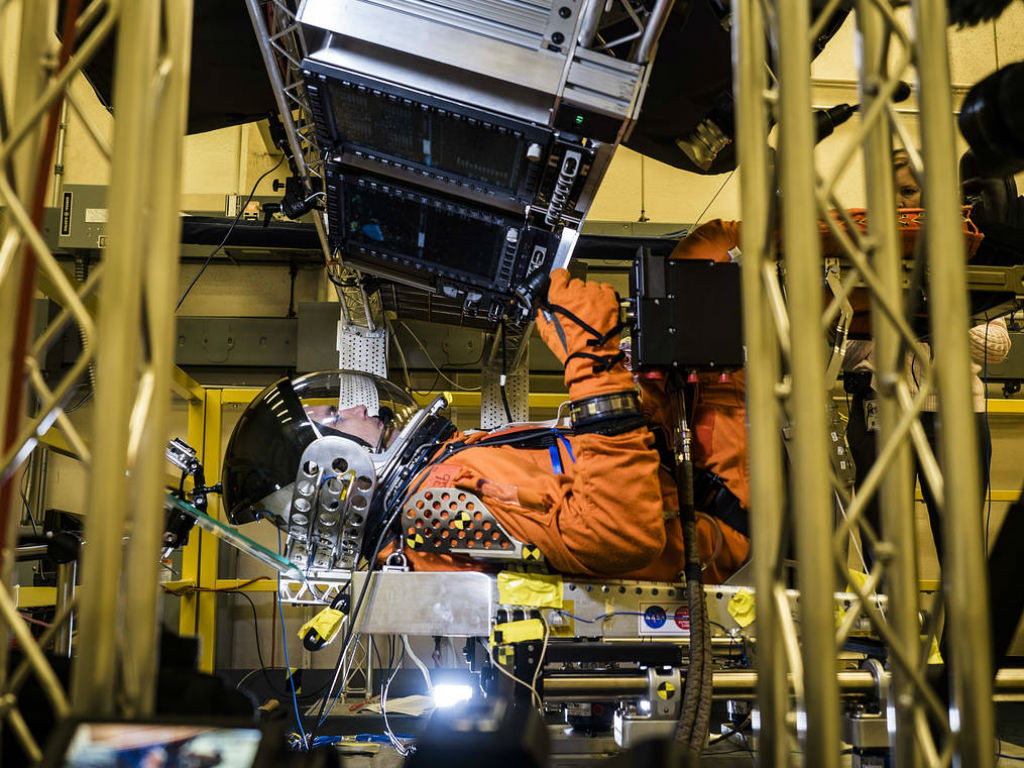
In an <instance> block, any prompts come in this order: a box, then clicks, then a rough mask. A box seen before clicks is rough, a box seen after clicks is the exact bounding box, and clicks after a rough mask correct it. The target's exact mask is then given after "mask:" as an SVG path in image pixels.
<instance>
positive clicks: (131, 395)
mask: <svg viewBox="0 0 1024 768" xmlns="http://www.w3.org/2000/svg"><path fill="white" fill-rule="evenodd" d="M159 11H160V4H159V1H158V0H135V1H134V2H129V3H125V5H124V6H123V8H122V11H121V18H120V21H119V24H118V35H117V54H116V55H117V59H116V61H117V70H116V71H117V77H116V82H115V84H114V103H115V104H116V105H117V118H116V120H115V122H114V158H113V162H112V165H111V180H110V192H109V199H108V207H109V210H110V223H109V230H108V231H109V236H110V247H109V248H108V249H107V252H106V254H105V268H106V272H105V275H104V279H103V283H102V285H101V286H100V289H99V301H100V308H99V320H98V327H97V331H98V336H99V339H100V343H99V344H98V345H97V352H96V383H97V385H96V392H95V397H94V401H95V411H94V418H93V465H92V473H91V477H90V488H89V506H88V509H89V513H88V515H87V516H86V524H85V540H86V542H87V544H86V546H85V547H84V550H83V552H82V589H81V591H80V595H81V597H80V600H81V607H80V610H79V647H80V653H81V654H83V655H86V656H87V657H88V658H89V660H90V663H89V664H76V665H75V668H74V672H73V675H72V688H71V690H72V700H73V702H74V707H75V710H76V711H77V712H79V713H82V714H86V713H88V714H89V715H92V716H96V715H107V716H110V715H114V714H115V713H116V712H117V709H118V704H119V702H118V701H117V699H116V697H115V696H112V695H111V683H112V682H114V681H117V680H118V679H119V677H120V675H119V670H118V657H119V652H120V650H121V648H122V647H123V645H122V642H123V639H124V638H123V637H122V636H121V622H120V620H119V615H120V614H119V607H120V602H121V601H120V598H121V586H120V585H121V583H122V582H121V569H122V563H123V543H122V540H123V538H124V534H125V522H126V519H127V510H128V505H129V502H130V500H131V493H130V491H131V488H132V485H133V483H134V478H132V477H130V476H129V473H134V471H135V467H134V461H132V458H134V457H131V456H130V455H129V453H130V442H131V431H132V430H133V428H136V429H137V428H139V427H141V426H142V424H141V423H135V424H133V423H132V422H133V419H132V414H133V410H134V409H135V405H136V387H137V383H138V373H137V371H138V368H139V365H140V360H139V347H140V340H141V334H140V332H139V331H140V323H139V320H140V309H141V300H140V294H141V290H140V289H141V285H142V264H143V260H142V259H140V258H139V254H140V253H143V252H145V250H146V245H147V243H146V238H145V236H144V233H145V224H146V221H147V218H146V216H147V213H148V212H147V210H146V208H145V199H146V198H145V196H146V193H147V192H148V191H149V189H148V188H147V184H146V178H147V176H148V170H149V169H148V167H147V165H146V163H145V162H144V158H148V157H151V156H152V153H155V152H156V151H158V150H157V148H156V147H155V146H153V144H152V142H151V136H152V130H153V127H154V126H153V123H152V120H153V112H152V104H153V97H152V92H151V91H152V87H153V82H152V73H153V72H155V69H156V66H155V64H156V51H157V40H158V32H159V24H160V15H159ZM134 449H135V450H137V449H138V444H137V443H136V445H135V446H134ZM126 470H127V471H126ZM154 567H155V566H154ZM147 630H148V628H147ZM115 690H118V691H119V692H124V691H123V690H122V689H120V686H118V687H117V688H115ZM129 695H130V694H129Z"/></svg>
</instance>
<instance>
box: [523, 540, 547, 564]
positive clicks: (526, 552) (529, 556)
mask: <svg viewBox="0 0 1024 768" xmlns="http://www.w3.org/2000/svg"><path fill="white" fill-rule="evenodd" d="M541 557H542V555H541V552H540V547H535V546H533V545H532V544H523V560H540V559H541Z"/></svg>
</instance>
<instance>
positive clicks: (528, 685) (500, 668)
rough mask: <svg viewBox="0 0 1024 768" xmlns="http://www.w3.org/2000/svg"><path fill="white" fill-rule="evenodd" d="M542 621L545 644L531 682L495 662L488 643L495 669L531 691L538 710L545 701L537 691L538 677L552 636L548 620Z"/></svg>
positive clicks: (489, 653) (541, 708) (488, 651)
mask: <svg viewBox="0 0 1024 768" xmlns="http://www.w3.org/2000/svg"><path fill="white" fill-rule="evenodd" d="M541 623H542V624H544V644H543V645H542V646H541V649H540V658H539V659H537V666H536V668H534V670H533V680H532V681H531V682H529V683H528V682H526V681H525V680H521V679H519V678H518V677H516V676H515V675H513V674H512V673H511V672H509V671H508V670H507V669H505V667H503V666H502V665H501V664H497V663H495V661H494V654H493V652H492V651H491V646H490V643H488V644H487V646H486V648H487V657H488V658H489V659H490V661H491V666H492V667H494V668H495V669H497V670H498V671H499V672H501V674H503V675H505V677H507V678H509V679H510V680H512V681H513V682H515V683H518V684H519V685H521V686H523V687H524V688H525V689H526V690H528V691H529V692H530V694H531V700H532V701H533V703H534V706H536V707H537V709H538V710H543V707H544V701H543V699H541V697H540V694H539V693H537V679H538V678H539V677H540V670H541V667H543V666H544V656H545V655H546V654H547V652H548V639H549V638H550V637H551V628H550V627H549V626H548V623H547V621H545V620H544V619H543V618H542V619H541Z"/></svg>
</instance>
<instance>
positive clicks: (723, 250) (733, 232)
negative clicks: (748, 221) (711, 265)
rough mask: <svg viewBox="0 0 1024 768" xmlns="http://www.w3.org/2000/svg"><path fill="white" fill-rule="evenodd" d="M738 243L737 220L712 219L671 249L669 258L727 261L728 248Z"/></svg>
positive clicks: (738, 228) (738, 227)
mask: <svg viewBox="0 0 1024 768" xmlns="http://www.w3.org/2000/svg"><path fill="white" fill-rule="evenodd" d="M739 244H740V224H739V222H738V221H723V220H722V219H713V220H712V221H708V222H705V223H704V224H701V225H700V226H699V227H697V228H696V229H695V230H693V232H691V233H690V234H688V235H687V236H686V237H684V238H683V239H682V240H680V241H679V242H678V243H676V247H675V248H673V249H672V253H671V254H670V255H669V258H671V259H710V260H712V261H729V249H730V248H735V247H737V246H738V245H739Z"/></svg>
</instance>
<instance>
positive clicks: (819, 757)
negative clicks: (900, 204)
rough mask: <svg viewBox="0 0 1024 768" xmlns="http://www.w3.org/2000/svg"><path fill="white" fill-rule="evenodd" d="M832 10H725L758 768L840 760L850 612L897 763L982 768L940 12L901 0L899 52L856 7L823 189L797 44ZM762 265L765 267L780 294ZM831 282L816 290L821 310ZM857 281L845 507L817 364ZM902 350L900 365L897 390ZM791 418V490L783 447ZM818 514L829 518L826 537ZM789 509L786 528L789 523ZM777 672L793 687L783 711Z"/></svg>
mask: <svg viewBox="0 0 1024 768" xmlns="http://www.w3.org/2000/svg"><path fill="white" fill-rule="evenodd" d="M838 5H839V3H838V2H836V1H830V2H829V3H827V5H826V7H824V8H823V9H822V10H821V12H820V13H819V14H818V15H817V16H816V17H815V18H812V17H811V15H810V12H809V8H808V4H807V3H804V2H800V1H799V0H776V1H775V2H771V0H742V1H741V2H739V3H738V4H737V5H736V6H735V7H734V10H735V11H736V16H737V23H736V25H735V27H734V38H733V40H734V47H735V50H736V51H737V62H738V66H737V68H736V93H737V126H738V130H739V135H738V136H737V143H738V149H739V152H740V162H741V165H742V167H743V174H744V177H743V185H742V187H741V212H742V215H743V229H742V247H743V252H744V265H743V281H744V313H745V325H746V332H747V344H748V379H747V383H748V408H749V418H750V444H751V457H752V459H751V486H752V497H753V498H754V499H756V500H757V501H756V506H755V516H754V520H753V551H754V555H753V557H754V563H755V568H756V577H757V586H758V593H757V612H758V662H757V665H758V668H759V682H758V700H759V706H760V708H761V737H762V740H761V759H760V763H761V764H762V765H768V766H782V765H788V764H790V761H791V760H792V759H793V758H792V755H793V748H794V747H796V746H797V745H798V744H799V745H800V746H801V747H802V749H803V751H804V752H805V753H806V762H807V764H813V765H817V766H824V767H826V768H827V767H828V766H837V765H838V764H839V744H840V739H839V722H840V712H839V697H838V687H837V684H836V651H837V649H838V648H839V647H841V645H842V644H843V642H844V641H845V640H846V639H847V638H848V637H849V633H850V631H851V629H852V628H853V627H854V626H855V624H856V623H857V622H858V620H861V619H863V618H864V617H866V618H867V619H868V621H869V622H870V624H871V626H872V628H873V630H874V632H876V633H877V635H878V636H879V637H880V638H881V639H882V640H883V641H884V643H885V646H886V650H887V658H888V664H889V666H890V668H891V671H892V683H891V685H890V689H889V691H888V692H887V701H888V705H889V706H890V707H891V708H892V711H893V713H894V718H895V727H894V728H892V727H891V728H890V731H889V732H890V740H891V746H892V748H893V758H894V764H895V765H898V766H918V765H928V766H945V765H949V764H951V763H958V764H961V765H972V766H975V765H976V766H986V765H991V764H992V761H993V755H992V749H991V744H992V735H993V714H992V711H993V710H992V698H991V696H992V669H991V658H990V654H989V639H988V616H987V611H988V607H987V605H986V601H985V600H984V599H983V598H982V597H981V596H983V595H985V594H986V591H985V574H984V557H985V550H984V545H983V542H982V527H981V516H980V509H979V505H978V499H979V492H978V488H979V478H978V474H977V468H976V467H975V464H974V462H972V461H964V460H963V459H962V457H963V456H973V455H974V454H975V449H974V445H975V440H976V436H975V434H974V427H973V421H972V418H973V413H972V407H971V384H970V379H969V375H970V374H969V371H970V366H969V353H968V340H967V334H966V332H965V329H966V328H967V327H968V316H967V300H966V291H965V288H964V286H965V279H964V273H965V258H964V247H963V243H964V237H963V233H962V226H961V214H960V209H959V205H958V190H957V180H956V166H955V158H954V142H953V118H952V104H951V100H950V89H949V65H948V60H947V51H946V37H945V34H946V11H945V6H944V4H943V3H929V2H916V3H914V4H913V5H912V16H913V26H914V28H915V29H916V35H915V36H914V37H911V35H910V34H908V33H907V32H906V31H905V29H904V27H903V26H902V25H901V23H900V21H899V20H898V19H897V17H896V14H895V12H894V8H893V4H891V3H889V2H888V1H887V0H858V2H857V3H856V12H857V14H856V20H857V25H858V33H859V37H858V45H859V46H860V55H859V58H858V66H859V73H858V74H859V80H860V96H861V108H860V124H859V126H858V127H857V130H856V132H855V133H854V134H853V135H852V137H850V138H849V139H848V140H846V143H845V145H844V146H843V147H842V148H841V150H840V151H839V152H838V157H839V162H838V163H837V164H836V165H835V166H834V170H832V171H831V172H829V173H828V174H825V173H819V172H818V171H817V166H816V164H815V162H814V153H813V148H814V144H815V137H814V127H813V124H812V119H811V81H810V51H811V44H812V41H813V40H814V39H815V38H816V37H817V35H818V33H819V31H820V28H821V27H822V25H823V24H824V23H825V20H826V19H828V18H829V16H830V15H831V14H832V13H833V12H834V11H835V9H836V8H837V7H838ZM768 45H770V46H771V48H772V51H771V53H772V55H771V57H769V56H768V55H767V54H768V51H767V50H766V47H767V46H768ZM769 59H770V60H771V61H773V62H774V64H775V66H776V72H775V73H774V74H773V73H771V72H769V71H768V70H767V68H766V66H765V62H766V61H768V60H769ZM912 62H914V63H916V65H917V81H918V83H919V89H918V92H919V104H920V108H921V116H922V140H923V141H922V144H921V146H922V151H921V152H920V153H919V152H918V151H917V149H916V147H915V145H914V142H913V141H912V140H911V137H910V136H909V134H908V132H907V130H906V129H905V127H904V126H903V125H902V124H901V123H900V121H899V119H898V118H897V115H896V112H895V109H894V104H893V101H892V97H893V95H894V93H896V90H897V86H898V84H899V80H900V79H908V73H909V68H910V65H911V63H912ZM776 76H777V77H776ZM769 116H771V119H772V121H773V122H776V123H777V124H778V127H779V130H778V151H777V153H775V154H774V157H773V153H772V151H771V150H770V149H769V147H768V144H767V142H766V140H765V137H766V136H767V134H768V127H769V124H770V123H769ZM894 137H895V139H896V141H897V142H898V144H899V145H902V146H903V147H904V148H906V149H907V150H908V153H909V155H910V157H911V162H912V165H913V167H914V168H915V170H916V171H917V172H918V177H919V178H922V179H923V180H924V181H925V184H924V189H925V194H926V198H927V200H928V215H927V217H926V218H925V219H924V226H923V230H922V236H921V240H922V246H923V247H918V248H917V250H916V254H915V259H916V261H917V266H918V269H917V270H914V269H913V266H912V265H911V267H910V271H911V273H912V274H919V275H928V286H927V290H928V293H929V296H930V300H931V306H932V307H933V308H941V310H938V311H933V312H932V313H931V331H932V338H933V346H934V349H935V355H934V362H932V355H930V354H929V352H928V350H926V349H925V348H924V347H923V346H922V344H921V343H920V341H919V340H918V337H917V335H916V334H915V333H914V330H913V328H912V327H911V323H910V322H909V320H908V317H909V312H908V307H909V306H910V302H909V300H908V298H907V292H906V291H905V287H904V285H903V278H904V269H905V268H907V263H906V262H905V261H904V255H903V253H902V249H901V242H900V232H899V228H898V222H897V217H896V214H895V210H896V197H895V192H894V184H893V169H892V150H893V148H894V141H893V139H894ZM858 159H860V160H861V161H862V162H863V169H864V176H865V183H866V188H867V218H866V220H865V219H861V218H857V219H855V217H854V216H853V215H851V214H850V213H849V212H848V211H847V210H846V207H845V206H844V205H843V203H842V201H841V200H839V198H838V195H837V193H836V189H837V185H838V182H839V180H840V179H841V178H842V176H843V174H845V173H847V172H849V171H850V170H851V169H852V168H853V167H854V164H855V161H857V160H858ZM922 167H927V174H921V173H920V171H921V169H922ZM820 227H824V232H825V234H826V236H827V237H830V239H831V241H832V242H834V243H836V244H837V247H838V250H839V259H838V261H837V262H836V264H838V265H841V266H836V264H830V265H828V267H827V268H826V263H825V261H823V259H822V247H821V241H822V234H823V230H822V229H820ZM777 233H778V235H779V237H778V238H777V237H776V234H777ZM777 250H778V251H781V253H782V257H781V265H782V268H783V273H784V277H783V284H782V288H781V289H780V285H779V277H778V275H779V269H778V267H779V263H780V258H779V257H778V254H777V252H776V251H777ZM925 267H926V268H925ZM837 270H838V271H837ZM826 275H828V276H830V278H831V279H830V280H829V284H830V287H831V290H832V298H831V300H830V301H829V303H828V305H827V306H826V305H825V301H824V299H823V295H824V289H825V285H826V279H825V278H826ZM837 277H839V278H840V279H836V278H837ZM855 287H856V288H857V289H858V290H862V291H866V292H867V294H868V295H869V296H870V302H871V318H872V338H873V343H874V355H875V361H876V373H875V378H876V381H877V382H879V385H878V398H879V418H880V423H881V427H880V433H879V440H878V451H877V457H876V460H875V463H874V464H873V466H872V468H871V470H870V471H869V472H868V474H867V478H866V480H865V481H864V482H863V483H862V484H861V486H860V488H859V489H857V491H856V492H855V493H854V494H853V495H852V498H851V494H850V492H849V490H848V488H847V487H846V484H845V483H844V482H843V481H842V480H840V478H839V477H838V476H837V475H836V473H835V472H834V471H833V469H832V467H831V466H830V462H829V458H828V457H829V451H828V449H827V443H826V435H827V432H828V429H827V413H828V392H829V390H830V389H831V387H832V386H833V385H834V383H835V380H834V374H835V371H836V367H837V366H835V365H827V363H828V360H827V357H826V351H827V350H828V349H829V348H832V349H833V350H834V355H833V360H835V361H837V360H838V359H841V354H842V351H843V346H844V343H843V342H844V340H845V338H844V337H845V329H842V330H841V331H839V333H838V334H837V332H836V319H837V318H841V317H844V315H846V314H848V312H849V299H850V296H851V292H852V291H853V290H854V288H855ZM783 295H784V297H785V299H784V300H783V299H782V298H781V297H782V296H783ZM837 336H838V341H837ZM836 355H839V356H840V357H839V358H836ZM908 357H910V358H913V360H914V361H915V365H914V366H913V367H912V370H915V371H916V372H917V381H916V382H914V385H915V386H913V387H912V386H911V381H910V380H909V379H910V376H911V374H910V372H909V369H908V365H907V362H906V361H907V359H908ZM826 371H828V372H829V374H830V376H831V378H829V377H827V376H826ZM935 391H938V392H940V393H941V400H940V405H939V418H940V419H941V422H942V425H943V427H944V428H943V430H942V434H941V435H940V437H941V446H940V454H941V455H942V456H943V457H944V461H943V463H942V465H941V466H940V464H939V462H938V461H937V460H936V458H935V454H934V452H933V451H932V448H931V447H930V445H929V443H928V440H927V439H926V437H925V433H924V430H923V428H922V425H921V421H920V414H921V411H922V407H923V406H924V404H925V402H926V400H927V399H928V397H929V396H930V395H932V394H934V393H935ZM789 424H792V441H791V447H790V451H789V459H790V471H789V477H790V486H789V493H788V494H787V493H786V490H785V488H784V484H783V470H782V464H783V459H782V445H781V442H780V440H779V433H780V428H781V427H783V425H789ZM914 455H916V457H917V460H918V463H919V464H920V466H921V467H922V472H923V473H924V474H925V476H926V477H927V479H928V481H929V484H930V486H931V487H932V488H933V489H935V491H936V497H937V499H938V501H939V505H940V507H941V509H942V513H943V518H944V521H943V527H944V531H945V533H946V539H947V541H948V542H949V543H948V546H947V552H946V553H945V556H944V560H943V563H942V581H943V587H944V590H943V591H944V594H945V604H946V613H947V620H946V635H947V639H948V641H949V642H948V648H949V656H950V658H947V660H946V661H947V662H948V664H949V669H950V670H951V672H950V676H949V681H950V686H949V687H950V696H949V698H946V697H945V696H944V695H943V693H944V692H940V691H937V690H936V689H935V687H934V686H933V684H931V683H929V681H928V680H927V679H926V674H925V673H926V664H927V662H928V658H929V654H930V651H931V648H932V643H933V640H934V638H935V637H936V633H937V632H938V631H939V626H940V624H941V618H940V616H941V611H933V612H931V615H932V618H931V620H929V621H928V622H927V623H926V624H924V625H922V623H921V620H920V618H919V617H920V616H921V615H922V612H921V608H922V606H921V605H920V595H919V592H918V578H917V577H918V573H917V562H916V548H917V544H916V538H915V535H914V506H913V480H912V466H913V464H912V457H913V456H914ZM957 457H961V458H960V460H959V461H958V460H957ZM787 496H788V503H787V501H786V499H787ZM873 497H877V498H878V501H879V502H880V508H881V526H880V529H879V530H876V528H875V527H874V526H872V525H871V524H869V522H868V520H867V519H866V517H865V514H864V511H865V508H866V506H867V504H868V502H869V500H870V499H872V498H873ZM833 500H835V502H836V503H838V505H839V506H840V508H841V509H842V510H843V512H844V517H843V519H842V522H841V524H840V525H839V526H838V527H837V528H834V526H833ZM784 509H788V512H789V525H786V524H784V512H783V511H784ZM790 529H792V530H793V532H794V533H795V538H796V553H797V560H798V580H799V586H800V587H801V594H802V597H801V611H800V627H799V632H798V631H797V628H796V626H795V625H794V623H793V621H792V619H791V617H790V616H789V614H788V612H786V611H785V610H783V609H782V607H783V606H782V604H781V603H780V601H779V596H780V595H781V594H784V587H785V582H784V574H783V570H782V562H783V556H784V552H785V551H786V547H787V534H788V531H789V530H790ZM853 534H857V535H859V537H860V538H861V539H862V540H864V541H865V542H866V544H867V545H868V546H870V547H871V548H872V550H873V551H874V553H875V556H876V558H875V562H874V564H873V566H872V567H871V569H870V570H869V572H868V573H867V575H866V578H865V579H864V581H863V583H862V584H857V583H856V580H855V579H850V577H849V570H848V549H847V542H848V541H849V538H850V536H851V535H853ZM953 539H956V541H955V542H954V541H952V540H953ZM847 583H849V584H850V591H851V592H853V593H854V594H855V595H856V596H857V600H856V601H854V602H853V604H852V606H851V608H850V610H849V611H847V612H846V614H845V616H842V617H840V618H839V619H838V620H837V619H836V615H835V613H834V612H833V610H832V607H831V594H832V593H833V592H834V591H837V590H838V589H842V588H843V585H845V584H847ZM876 591H877V592H883V591H884V593H885V594H886V596H887V598H888V600H887V608H886V610H885V611H883V610H881V608H880V607H878V606H877V605H876V604H874V603H873V602H870V601H869V599H868V597H869V595H871V594H872V593H874V592H876ZM971 595H973V598H972V597H971ZM798 635H799V639H798ZM787 670H788V672H789V673H791V675H792V678H793V681H794V682H793V692H794V693H795V696H794V698H793V700H791V698H790V687H789V683H788V682H787ZM946 702H951V703H946Z"/></svg>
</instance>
